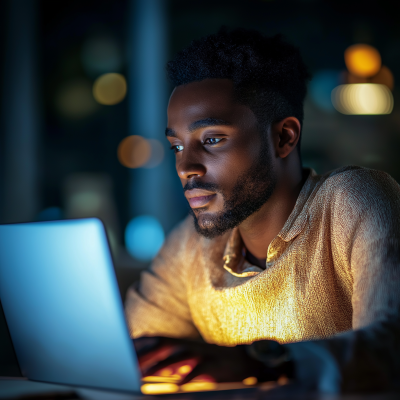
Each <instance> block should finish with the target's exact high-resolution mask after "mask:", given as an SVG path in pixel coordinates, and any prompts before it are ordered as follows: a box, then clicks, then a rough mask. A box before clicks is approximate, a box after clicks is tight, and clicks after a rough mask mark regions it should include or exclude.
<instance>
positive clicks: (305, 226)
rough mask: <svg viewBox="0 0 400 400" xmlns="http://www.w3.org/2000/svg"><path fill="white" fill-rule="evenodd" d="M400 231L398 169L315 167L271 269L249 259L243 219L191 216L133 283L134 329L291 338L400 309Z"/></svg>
mask: <svg viewBox="0 0 400 400" xmlns="http://www.w3.org/2000/svg"><path fill="white" fill-rule="evenodd" d="M399 238H400V187H399V185H398V184H397V183H396V182H395V181H394V180H393V179H392V178H391V177H390V176H389V175H387V174H386V173H384V172H379V171H374V170H370V169H364V168H359V167H345V168H342V169H339V170H336V171H334V172H332V173H329V174H326V175H324V176H319V175H317V174H316V173H315V172H314V171H312V170H311V171H310V173H309V176H308V179H307V181H306V182H305V184H304V186H303V188H302V190H301V192H300V195H299V197H298V199H297V202H296V204H295V207H294V209H293V211H292V213H291V214H290V216H289V218H288V220H287V221H286V223H285V225H284V227H283V228H282V230H281V231H280V233H279V234H278V235H277V236H276V237H275V238H274V240H273V241H272V242H271V243H270V244H269V247H268V258H267V261H266V269H265V270H261V269H260V268H258V267H256V266H252V265H250V264H249V263H248V262H247V261H246V260H245V259H244V257H243V254H242V253H243V252H242V249H243V244H242V241H241V238H240V235H239V233H238V231H237V229H234V230H232V231H230V232H227V233H226V234H224V235H223V236H221V237H218V238H216V239H212V240H209V239H206V238H204V237H201V236H199V235H198V234H197V233H196V231H195V229H194V226H193V221H192V219H191V217H189V218H187V219H186V220H184V221H183V222H182V223H181V224H180V225H179V226H178V227H177V228H176V229H175V230H174V231H173V232H172V233H171V234H170V235H169V237H168V238H167V240H166V242H165V244H164V246H163V248H162V249H161V251H160V253H159V254H158V256H157V257H156V258H155V260H154V262H153V264H152V266H151V268H150V269H149V270H148V271H146V272H144V273H143V274H142V279H141V283H140V288H139V289H138V290H136V289H134V288H131V289H130V290H129V291H128V294H127V299H126V316H127V320H128V325H129V329H130V334H131V336H132V337H139V336H169V337H195V336H198V335H199V334H200V335H201V336H202V337H203V338H204V339H205V340H206V341H207V342H210V343H216V344H220V345H234V344H238V343H250V342H253V341H255V340H259V339H275V340H277V341H279V342H281V343H290V342H297V341H304V340H312V339H321V338H327V337H330V336H332V335H335V334H337V333H339V332H343V331H346V330H351V329H359V328H362V327H366V326H368V325H370V324H372V323H375V322H376V321H379V320H380V319H385V318H389V316H390V315H391V314H393V313H394V314H393V315H395V317H397V318H398V316H399V310H400V307H399V305H400V256H399V254H400V250H399ZM390 318H391V317H390Z"/></svg>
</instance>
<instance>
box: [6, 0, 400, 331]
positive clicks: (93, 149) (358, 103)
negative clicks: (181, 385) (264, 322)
mask: <svg viewBox="0 0 400 400" xmlns="http://www.w3.org/2000/svg"><path fill="white" fill-rule="evenodd" d="M395 7H396V4H395V2H386V1H380V2H366V1H365V2H354V1H351V0H348V1H343V0H339V1H323V2H322V1H316V0H297V1H294V0H287V1H278V0H229V1H228V0H191V1H183V0H107V1H105V0H104V1H102V0H96V1H95V0H57V1H53V0H2V1H1V2H0V55H1V64H0V82H1V86H0V89H1V90H0V95H1V103H0V104H1V108H0V223H10V222H21V221H46V220H57V219H63V218H81V217H99V218H101V219H102V220H103V222H104V223H105V226H106V228H107V231H108V236H109V240H110V245H111V248H112V252H113V256H114V260H115V265H116V272H117V276H118V280H119V284H120V289H121V293H122V296H124V295H125V292H126V289H127V287H128V286H129V285H130V284H131V283H132V282H133V281H135V280H137V279H138V277H139V273H140V271H141V270H142V269H143V268H145V267H146V266H147V265H148V264H149V262H150V260H151V258H152V257H153V256H154V255H155V253H156V252H157V251H158V249H159V248H160V246H161V245H162V243H163V240H164V238H165V236H166V235H167V234H168V233H169V232H170V230H171V229H172V228H173V226H174V225H176V223H177V222H179V221H180V220H181V219H183V218H184V217H185V216H186V215H187V212H188V206H187V203H186V200H185V198H184V196H183V193H182V189H181V185H180V182H179V180H178V177H177V176H176V172H175V167H174V155H173V154H172V152H171V151H170V150H169V148H168V145H167V144H168V143H167V141H166V140H165V138H164V130H165V127H166V106H167V102H168V97H169V95H170V93H171V90H172V87H171V85H170V83H169V82H168V81H167V79H166V75H165V69H164V66H165V63H166V61H167V60H168V59H169V58H171V57H173V55H174V54H175V53H176V52H177V51H178V50H180V49H181V48H182V47H184V46H185V45H187V44H189V42H190V41H191V40H192V39H194V38H198V37H201V36H203V35H206V34H209V33H212V32H215V31H217V30H218V29H219V28H220V27H221V25H226V26H228V27H238V26H240V27H247V28H254V29H258V30H260V31H261V32H263V33H265V34H267V35H274V34H277V33H282V34H284V35H285V37H286V38H287V39H288V41H290V42H292V43H293V44H295V45H296V46H298V47H299V48H300V50H301V52H302V54H303V57H304V60H305V62H306V64H307V65H308V67H309V70H310V72H311V73H312V75H313V79H312V81H311V82H310V85H309V93H308V96H307V99H306V102H305V121H304V128H303V139H302V157H303V163H304V165H305V166H309V167H312V168H314V169H316V170H317V172H319V173H324V172H326V171H329V170H330V169H334V168H337V167H340V166H343V165H348V164H357V165H361V166H364V167H368V168H375V169H381V170H384V171H387V172H388V173H389V174H391V175H392V176H393V177H394V178H395V179H396V180H398V181H399V180H400V157H399V155H398V154H399V153H398V151H399V149H400V132H399V128H400V107H399V104H398V93H399V92H398V87H397V86H396V82H397V79H398V76H399V71H400V70H399V68H400V52H399V51H398V49H399V43H400V25H399V24H398V23H397V17H396V15H397V13H396V9H395ZM0 330H1V329H0Z"/></svg>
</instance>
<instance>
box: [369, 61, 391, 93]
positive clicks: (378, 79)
mask: <svg viewBox="0 0 400 400" xmlns="http://www.w3.org/2000/svg"><path fill="white" fill-rule="evenodd" d="M371 82H372V83H380V84H381V85H386V86H387V87H388V88H389V89H390V90H393V88H394V78H393V74H392V71H391V70H390V69H389V68H388V67H386V66H385V65H382V68H381V69H380V71H379V72H378V73H377V74H376V75H375V76H373V77H372V78H371Z"/></svg>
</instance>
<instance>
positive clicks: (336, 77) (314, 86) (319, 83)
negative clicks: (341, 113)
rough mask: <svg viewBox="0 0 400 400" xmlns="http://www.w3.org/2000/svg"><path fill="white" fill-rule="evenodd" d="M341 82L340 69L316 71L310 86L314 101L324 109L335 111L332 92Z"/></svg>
mask: <svg viewBox="0 0 400 400" xmlns="http://www.w3.org/2000/svg"><path fill="white" fill-rule="evenodd" d="M339 84H340V71H336V70H330V69H325V70H321V71H318V72H316V73H315V74H314V76H313V79H312V80H311V82H310V87H309V89H310V95H311V98H312V100H313V102H314V103H315V104H316V105H317V106H318V107H319V108H320V109H322V110H324V111H328V112H329V111H331V112H333V111H335V108H334V107H333V104H332V100H331V93H332V90H333V89H334V88H335V87H336V86H338V85H339Z"/></svg>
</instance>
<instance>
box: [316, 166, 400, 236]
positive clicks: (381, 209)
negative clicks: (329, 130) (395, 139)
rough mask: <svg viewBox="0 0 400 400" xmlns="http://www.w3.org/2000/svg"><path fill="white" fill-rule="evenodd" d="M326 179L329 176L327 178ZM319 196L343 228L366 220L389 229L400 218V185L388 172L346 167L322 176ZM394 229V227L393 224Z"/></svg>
mask: <svg viewBox="0 0 400 400" xmlns="http://www.w3.org/2000/svg"><path fill="white" fill-rule="evenodd" d="M324 179H325V180H324ZM322 180H324V181H323V183H322V185H321V186H320V190H319V192H320V193H319V196H318V200H319V203H324V205H325V209H326V210H329V211H328V212H330V215H331V217H332V218H333V219H334V220H335V221H336V222H338V223H339V226H340V227H341V229H342V228H343V227H345V226H347V227H348V228H349V229H350V228H351V227H353V228H355V227H356V226H358V225H359V223H361V222H362V221H363V223H367V224H370V225H371V224H372V225H373V226H374V231H376V228H377V227H381V228H384V229H385V230H387V229H389V228H390V227H393V224H395V223H396V222H395V221H398V220H399V218H400V186H399V184H398V183H397V182H396V181H395V180H394V179H393V178H392V177H391V176H390V175H389V174H387V173H386V172H383V171H377V170H373V169H368V168H362V167H355V166H350V167H344V168H340V169H337V170H335V171H333V172H330V173H328V174H326V175H324V176H323V177H322ZM390 229H391V228H390Z"/></svg>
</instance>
